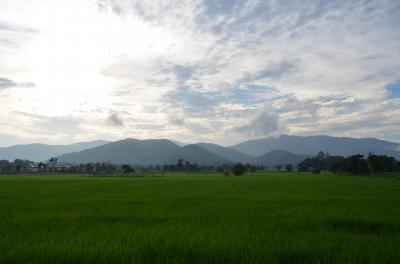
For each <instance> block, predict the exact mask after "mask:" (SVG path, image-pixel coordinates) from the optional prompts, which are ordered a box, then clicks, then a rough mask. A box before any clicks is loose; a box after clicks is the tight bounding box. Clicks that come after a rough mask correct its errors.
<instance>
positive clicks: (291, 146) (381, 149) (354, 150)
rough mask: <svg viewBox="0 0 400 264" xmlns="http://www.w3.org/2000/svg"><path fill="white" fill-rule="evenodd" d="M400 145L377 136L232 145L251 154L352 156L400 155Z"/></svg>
mask: <svg viewBox="0 0 400 264" xmlns="http://www.w3.org/2000/svg"><path fill="white" fill-rule="evenodd" d="M399 147H400V144H399V143H394V142H389V141H384V140H380V139H375V138H363V139H357V138H347V137H331V136H307V137H300V136H288V135H281V136H279V137H275V138H272V137H271V138H263V139H254V140H249V141H245V142H242V143H239V144H237V145H234V146H232V148H233V149H236V150H238V151H240V152H243V153H245V154H247V155H253V156H260V155H263V154H264V153H266V152H268V151H271V150H275V149H282V150H287V151H290V152H292V153H298V154H306V155H315V154H316V153H318V152H319V151H324V152H329V153H330V154H332V155H342V156H349V155H354V154H363V155H368V153H369V152H374V153H375V154H379V155H389V156H393V157H395V158H397V159H399V158H400V151H398V150H399Z"/></svg>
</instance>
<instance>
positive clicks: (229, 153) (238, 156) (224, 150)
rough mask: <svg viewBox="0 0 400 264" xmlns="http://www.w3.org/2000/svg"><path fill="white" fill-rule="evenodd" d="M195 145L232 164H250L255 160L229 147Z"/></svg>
mask: <svg viewBox="0 0 400 264" xmlns="http://www.w3.org/2000/svg"><path fill="white" fill-rule="evenodd" d="M197 145H199V146H200V147H202V148H204V149H206V150H208V151H210V152H213V153H215V154H218V155H220V156H222V157H224V158H226V159H228V160H231V161H234V162H242V163H252V162H254V160H255V157H253V156H250V155H247V154H244V153H242V152H240V151H237V150H235V149H232V148H229V147H223V146H220V145H217V144H213V143H197Z"/></svg>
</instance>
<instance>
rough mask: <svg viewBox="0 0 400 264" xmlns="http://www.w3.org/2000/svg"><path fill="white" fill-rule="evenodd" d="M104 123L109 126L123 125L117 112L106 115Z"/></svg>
mask: <svg viewBox="0 0 400 264" xmlns="http://www.w3.org/2000/svg"><path fill="white" fill-rule="evenodd" d="M106 124H107V125H109V126H111V127H123V126H124V121H123V120H122V118H121V117H120V116H119V115H118V114H117V113H113V114H110V115H109V116H108V118H107V120H106Z"/></svg>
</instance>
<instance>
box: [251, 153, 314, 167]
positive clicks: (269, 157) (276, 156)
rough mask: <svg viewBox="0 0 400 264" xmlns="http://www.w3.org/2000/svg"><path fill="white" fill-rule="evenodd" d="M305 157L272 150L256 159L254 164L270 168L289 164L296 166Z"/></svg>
mask: <svg viewBox="0 0 400 264" xmlns="http://www.w3.org/2000/svg"><path fill="white" fill-rule="evenodd" d="M307 157H308V156H307V155H302V154H294V153H292V152H289V151H287V150H282V149H280V150H272V151H269V152H267V153H265V154H263V155H261V156H260V157H258V158H257V161H256V163H257V164H259V165H264V166H267V167H269V168H272V167H274V166H276V165H284V164H291V165H294V166H295V165H297V164H298V163H299V162H301V161H303V160H304V159H305V158H307Z"/></svg>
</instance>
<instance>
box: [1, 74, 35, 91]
mask: <svg viewBox="0 0 400 264" xmlns="http://www.w3.org/2000/svg"><path fill="white" fill-rule="evenodd" d="M12 87H23V88H31V87H35V84H34V83H32V82H21V83H17V82H15V81H13V80H10V79H7V78H3V77H0V89H8V88H12Z"/></svg>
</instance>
